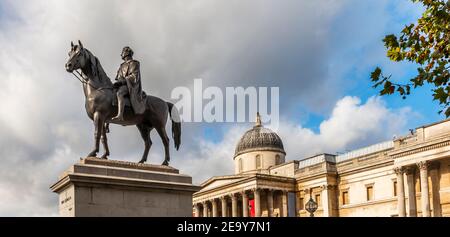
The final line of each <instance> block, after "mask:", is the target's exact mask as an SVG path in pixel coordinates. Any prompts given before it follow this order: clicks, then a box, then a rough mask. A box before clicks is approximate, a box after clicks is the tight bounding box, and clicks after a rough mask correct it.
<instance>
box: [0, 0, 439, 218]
mask: <svg viewBox="0 0 450 237" xmlns="http://www.w3.org/2000/svg"><path fill="white" fill-rule="evenodd" d="M421 11H422V8H421V6H420V5H417V4H413V3H412V2H411V1H409V0H389V1H388V0H318V1H309V0H303V1H302V0H283V1H275V0H247V1H238V0H227V1H225V0H150V1H137V0H136V1H127V2H126V3H125V2H123V1H110V0H108V1H106V0H105V1H100V0H99V1H88V0H81V1H66V0H53V1H51V0H48V1H44V0H42V1H22V0H14V1H13V0H0V45H1V50H0V82H1V84H2V89H1V90H0V103H1V106H0V158H1V159H2V162H1V164H0V216H55V215H58V211H57V195H56V194H54V193H52V192H51V191H50V189H49V187H50V185H52V184H53V183H54V182H56V180H57V177H58V175H59V174H60V173H62V172H63V171H64V170H65V169H67V168H68V167H69V166H70V165H72V164H74V163H75V162H77V161H78V160H79V158H80V157H84V156H85V155H86V154H87V153H88V152H89V151H90V149H91V148H92V144H93V143H92V138H93V125H92V122H91V121H90V120H89V118H88V117H87V116H86V112H85V110H84V96H83V93H82V88H81V85H80V83H79V82H78V81H77V80H76V79H75V78H74V77H73V76H72V75H70V74H69V73H67V72H66V71H65V69H64V64H65V62H66V61H67V58H68V56H67V53H68V51H69V50H70V42H71V41H74V42H76V41H77V40H81V41H82V42H83V44H84V46H85V47H86V48H88V49H89V50H90V51H91V52H93V53H94V54H95V55H96V56H97V57H98V58H99V60H100V62H101V63H102V66H103V68H104V69H105V71H106V72H107V74H108V75H109V76H110V77H114V74H115V72H116V70H117V68H118V66H119V65H120V63H121V59H120V56H119V55H120V52H121V49H122V47H123V46H125V45H129V46H131V47H132V48H133V49H134V51H135V58H136V59H137V60H139V61H140V62H141V73H142V84H143V89H144V90H145V91H146V92H147V93H148V94H152V95H155V96H158V97H161V98H163V99H165V100H168V101H170V93H171V90H172V89H173V88H175V87H179V86H184V87H188V88H192V86H193V81H194V79H195V78H202V79H203V83H204V86H205V87H206V86H217V87H219V88H225V87H227V86H233V87H237V86H242V87H248V86H256V87H264V86H267V87H279V88H280V126H279V128H278V129H277V133H278V134H279V135H280V137H281V138H282V139H283V143H284V146H285V150H286V152H287V156H286V159H287V160H298V159H303V158H306V157H309V156H312V155H314V154H319V153H325V152H326V153H334V154H336V153H338V152H345V151H348V150H351V149H356V148H359V147H363V146H367V145H370V144H373V143H377V142H382V141H385V140H390V139H392V138H393V136H399V135H403V134H407V133H408V129H410V128H416V127H418V126H421V125H424V124H427V123H432V122H436V121H439V120H442V119H444V117H443V115H439V114H438V111H439V110H440V109H439V106H438V104H437V102H433V101H432V96H431V87H429V86H425V87H423V88H420V89H417V90H415V91H414V92H413V95H412V96H410V97H409V98H407V99H406V100H403V99H401V98H399V97H395V96H388V97H378V96H377V92H378V91H377V90H376V89H373V88H372V87H371V82H370V79H369V75H370V72H371V71H372V70H373V69H374V68H375V67H376V66H381V67H382V68H384V70H386V71H387V72H390V73H392V74H393V78H395V80H399V81H405V80H407V79H408V78H409V77H411V76H413V75H414V73H415V67H414V65H410V64H406V63H392V62H389V60H388V59H387V58H386V56H385V51H384V47H383V43H382V41H381V40H382V38H383V36H384V35H386V34H391V33H396V32H400V30H401V29H402V27H403V26H404V25H405V24H408V23H411V22H414V21H415V20H417V18H418V17H419V16H420V14H421ZM172 102H174V101H172ZM248 120H249V121H248V122H246V123H205V122H203V123H184V124H183V125H182V143H181V148H180V150H179V151H175V150H174V149H173V145H172V144H171V154H172V163H171V165H172V166H174V167H176V168H178V169H180V171H181V172H182V173H184V174H189V175H191V176H192V177H193V180H194V183H196V184H200V183H201V182H203V181H205V180H206V179H208V178H210V177H211V176H214V175H227V174H232V173H233V159H232V158H233V154H234V148H235V146H236V144H237V142H238V140H239V138H240V137H241V136H242V134H243V133H244V132H245V131H246V130H248V129H250V128H251V127H252V125H253V120H254V118H249V119H248ZM168 124H169V123H168ZM168 129H169V131H170V128H168ZM108 138H109V143H110V148H111V156H110V159H116V160H127V161H138V160H139V159H140V157H141V153H142V152H143V143H142V141H141V138H140V136H139V133H138V131H137V129H136V128H135V127H122V126H115V125H111V133H110V134H109V137H108ZM152 140H153V144H154V145H153V147H152V149H151V151H150V155H149V162H150V163H155V164H159V163H161V162H162V161H163V149H162V143H161V140H160V139H159V137H158V135H157V134H156V133H155V132H153V133H152Z"/></svg>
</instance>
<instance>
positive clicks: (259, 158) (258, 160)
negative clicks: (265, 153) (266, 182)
mask: <svg viewBox="0 0 450 237" xmlns="http://www.w3.org/2000/svg"><path fill="white" fill-rule="evenodd" d="M256 168H257V169H261V168H262V160H261V155H256Z"/></svg>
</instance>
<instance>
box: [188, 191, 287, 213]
mask: <svg viewBox="0 0 450 237" xmlns="http://www.w3.org/2000/svg"><path fill="white" fill-rule="evenodd" d="M261 195H263V196H264V197H265V201H264V202H263V203H264V207H265V208H264V213H265V216H267V217H275V216H283V217H287V216H288V207H289V206H288V191H286V190H277V189H259V188H258V189H255V188H254V189H248V190H242V191H240V192H236V193H231V194H229V195H225V196H222V197H220V198H212V199H209V200H205V201H203V202H199V203H194V205H193V207H194V210H195V216H196V217H227V216H228V215H227V214H228V211H229V210H228V207H229V206H230V205H229V204H231V217H250V204H249V203H250V201H252V203H253V205H254V216H255V217H260V216H262V209H263V207H262V201H263V200H262V199H261ZM219 200H220V202H219ZM275 200H277V201H278V203H277V204H276V206H277V207H278V209H279V210H278V212H277V214H276V215H275V212H274V207H275ZM239 203H242V206H240V205H239ZM219 205H220V206H219ZM239 207H241V208H239ZM219 208H220V212H219ZM200 213H201V214H200Z"/></svg>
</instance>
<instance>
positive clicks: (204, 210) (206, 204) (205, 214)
mask: <svg viewBox="0 0 450 237" xmlns="http://www.w3.org/2000/svg"><path fill="white" fill-rule="evenodd" d="M203 217H208V202H203Z"/></svg>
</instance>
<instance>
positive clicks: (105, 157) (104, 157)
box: [100, 154, 109, 160]
mask: <svg viewBox="0 0 450 237" xmlns="http://www.w3.org/2000/svg"><path fill="white" fill-rule="evenodd" d="M108 156H109V155H106V154H105V155H102V157H100V158H101V159H105V160H107V159H108Z"/></svg>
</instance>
